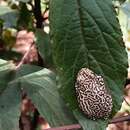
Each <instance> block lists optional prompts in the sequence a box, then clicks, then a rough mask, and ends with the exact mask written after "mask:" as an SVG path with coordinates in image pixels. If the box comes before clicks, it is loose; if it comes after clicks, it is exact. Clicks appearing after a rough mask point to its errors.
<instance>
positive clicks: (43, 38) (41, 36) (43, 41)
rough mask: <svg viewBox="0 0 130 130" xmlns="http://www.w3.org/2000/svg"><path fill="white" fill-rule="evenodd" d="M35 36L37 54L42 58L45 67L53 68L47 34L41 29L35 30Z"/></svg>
mask: <svg viewBox="0 0 130 130" xmlns="http://www.w3.org/2000/svg"><path fill="white" fill-rule="evenodd" d="M35 36H36V45H37V48H38V51H39V54H40V55H41V57H42V58H43V61H44V62H45V65H46V66H53V60H52V49H51V44H50V37H49V34H47V33H45V32H44V31H43V30H42V29H37V30H36V32H35Z"/></svg>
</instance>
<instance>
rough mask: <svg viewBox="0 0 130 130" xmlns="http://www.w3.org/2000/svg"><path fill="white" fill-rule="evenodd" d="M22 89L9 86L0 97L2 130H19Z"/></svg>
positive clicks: (12, 85) (0, 127)
mask: <svg viewBox="0 0 130 130" xmlns="http://www.w3.org/2000/svg"><path fill="white" fill-rule="evenodd" d="M20 97H21V96H20V88H19V87H18V86H17V84H15V85H14V84H9V86H8V87H7V89H6V90H5V91H4V92H3V93H2V94H1V95H0V130H19V117H20V101H21V100H20Z"/></svg>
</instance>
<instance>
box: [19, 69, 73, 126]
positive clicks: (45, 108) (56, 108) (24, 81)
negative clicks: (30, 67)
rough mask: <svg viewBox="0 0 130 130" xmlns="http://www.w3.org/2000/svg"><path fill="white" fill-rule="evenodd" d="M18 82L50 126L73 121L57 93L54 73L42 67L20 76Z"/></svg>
mask: <svg viewBox="0 0 130 130" xmlns="http://www.w3.org/2000/svg"><path fill="white" fill-rule="evenodd" d="M20 82H21V87H22V88H24V90H25V91H26V92H27V94H28V96H29V97H30V98H31V100H32V102H33V103H34V104H35V106H36V108H37V109H38V111H39V112H40V114H41V115H42V116H43V117H44V118H45V119H46V120H47V121H48V122H49V124H50V125H51V126H52V127H53V126H60V125H64V124H71V123H74V122H75V119H74V117H73V116H71V115H72V114H71V113H70V112H69V111H68V110H67V108H66V106H65V105H64V102H63V100H62V99H61V97H60V96H59V94H58V91H57V88H56V83H55V82H56V79H55V74H54V73H52V72H51V71H49V70H47V69H43V70H41V71H38V72H35V73H33V74H30V75H27V76H24V77H22V78H21V79H20Z"/></svg>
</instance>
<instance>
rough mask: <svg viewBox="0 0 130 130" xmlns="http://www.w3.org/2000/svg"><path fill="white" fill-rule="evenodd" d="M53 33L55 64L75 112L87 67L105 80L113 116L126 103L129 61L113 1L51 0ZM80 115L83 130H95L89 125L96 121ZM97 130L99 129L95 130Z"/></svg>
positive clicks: (68, 101)
mask: <svg viewBox="0 0 130 130" xmlns="http://www.w3.org/2000/svg"><path fill="white" fill-rule="evenodd" d="M50 30H51V34H50V35H51V41H52V45H53V55H54V62H55V65H56V66H57V70H58V72H59V74H60V77H61V83H62V87H61V89H60V91H61V94H62V95H63V97H64V99H65V100H66V103H67V104H69V106H70V108H71V110H73V112H74V111H75V110H77V108H78V103H77V100H76V93H75V80H76V75H77V73H78V71H79V70H80V69H81V68H83V67H87V68H90V69H91V70H93V71H94V72H95V73H97V74H99V75H102V76H103V78H104V80H105V84H106V86H107V88H108V89H109V90H110V92H111V95H112V98H113V111H112V115H113V114H114V113H115V112H116V111H117V110H119V108H120V105H121V102H122V94H123V93H122V90H123V85H124V82H125V79H126V77H127V67H128V63H127V62H128V61H127V53H126V51H125V47H124V43H123V40H122V33H121V30H120V26H119V23H118V20H117V18H116V15H115V10H114V8H113V6H112V1H111V0H110V1H108V0H75V1H68V0H66V1H65V0H60V1H59V0H51V1H50ZM78 113H80V116H77V119H78V120H79V122H80V123H81V125H82V126H83V128H84V129H85V128H86V129H89V130H91V129H92V128H91V127H92V126H89V128H88V127H87V126H86V125H85V124H88V123H89V122H91V123H92V124H93V121H92V120H89V119H87V117H86V118H84V117H82V114H81V111H80V110H79V112H78ZM78 115H79V114H78ZM80 117H82V118H83V119H81V118H80ZM82 122H84V123H82ZM98 125H100V124H98ZM97 128H99V127H97V125H96V127H94V128H93V130H97ZM104 128H105V127H104V125H102V129H104Z"/></svg>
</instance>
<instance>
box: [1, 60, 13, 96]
mask: <svg viewBox="0 0 130 130" xmlns="http://www.w3.org/2000/svg"><path fill="white" fill-rule="evenodd" d="M13 69H14V65H13V64H12V63H11V62H7V61H5V60H2V59H0V94H1V93H2V92H3V91H4V90H5V89H6V87H7V85H8V82H9V81H11V80H12V79H13V77H14V71H13Z"/></svg>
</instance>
